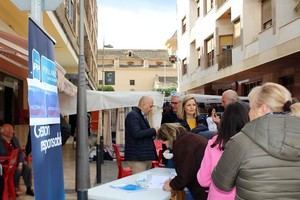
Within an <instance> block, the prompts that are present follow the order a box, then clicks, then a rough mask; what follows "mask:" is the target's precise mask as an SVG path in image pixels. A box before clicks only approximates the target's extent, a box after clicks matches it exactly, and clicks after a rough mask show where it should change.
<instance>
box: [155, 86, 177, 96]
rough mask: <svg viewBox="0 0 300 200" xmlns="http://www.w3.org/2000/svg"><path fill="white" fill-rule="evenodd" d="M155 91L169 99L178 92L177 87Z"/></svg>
mask: <svg viewBox="0 0 300 200" xmlns="http://www.w3.org/2000/svg"><path fill="white" fill-rule="evenodd" d="M155 91H158V92H161V93H163V94H165V97H168V96H170V95H171V94H172V93H175V92H176V87H169V88H159V89H156V90H155Z"/></svg>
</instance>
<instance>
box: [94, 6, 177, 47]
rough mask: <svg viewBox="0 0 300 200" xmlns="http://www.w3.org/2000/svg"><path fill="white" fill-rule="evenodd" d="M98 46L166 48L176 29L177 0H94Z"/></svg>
mask: <svg viewBox="0 0 300 200" xmlns="http://www.w3.org/2000/svg"><path fill="white" fill-rule="evenodd" d="M97 4H98V48H99V49H100V48H101V47H102V44H103V41H104V43H105V45H108V44H110V45H112V46H113V47H114V48H115V49H165V46H164V44H165V42H166V41H167V39H169V38H170V37H171V36H172V35H173V33H174V32H175V31H176V0H97Z"/></svg>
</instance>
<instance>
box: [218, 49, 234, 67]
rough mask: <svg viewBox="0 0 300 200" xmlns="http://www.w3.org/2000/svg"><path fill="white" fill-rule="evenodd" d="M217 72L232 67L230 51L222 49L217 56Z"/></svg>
mask: <svg viewBox="0 0 300 200" xmlns="http://www.w3.org/2000/svg"><path fill="white" fill-rule="evenodd" d="M218 65H219V70H220V69H223V68H226V67H228V66H231V65H232V49H223V50H222V53H220V54H219V55H218Z"/></svg>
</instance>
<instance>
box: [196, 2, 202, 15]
mask: <svg viewBox="0 0 300 200" xmlns="http://www.w3.org/2000/svg"><path fill="white" fill-rule="evenodd" d="M196 3H197V17H200V14H201V10H200V8H201V7H200V0H197V1H196Z"/></svg>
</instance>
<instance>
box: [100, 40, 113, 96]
mask: <svg viewBox="0 0 300 200" xmlns="http://www.w3.org/2000/svg"><path fill="white" fill-rule="evenodd" d="M104 48H110V49H111V48H114V47H113V46H112V45H111V44H104V42H103V46H102V92H103V91H104Z"/></svg>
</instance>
